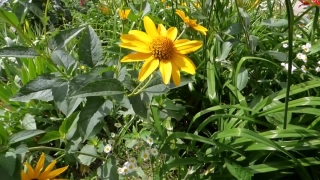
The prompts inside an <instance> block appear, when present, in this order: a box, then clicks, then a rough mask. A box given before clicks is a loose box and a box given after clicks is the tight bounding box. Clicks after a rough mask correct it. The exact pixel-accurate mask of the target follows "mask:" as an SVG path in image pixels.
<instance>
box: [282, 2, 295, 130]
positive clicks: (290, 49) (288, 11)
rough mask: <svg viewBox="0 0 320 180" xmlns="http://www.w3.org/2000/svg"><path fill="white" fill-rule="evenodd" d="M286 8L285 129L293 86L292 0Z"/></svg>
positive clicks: (284, 127) (287, 3)
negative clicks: (286, 75)
mask: <svg viewBox="0 0 320 180" xmlns="http://www.w3.org/2000/svg"><path fill="white" fill-rule="evenodd" d="M285 2H286V8H287V14H288V43H289V54H288V66H289V67H288V77H287V89H286V100H285V105H284V122H283V129H286V128H287V122H288V104H289V93H290V86H291V71H292V61H293V59H294V56H293V25H294V19H293V17H294V14H293V9H292V4H291V0H286V1H285Z"/></svg>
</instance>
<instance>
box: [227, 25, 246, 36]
mask: <svg viewBox="0 0 320 180" xmlns="http://www.w3.org/2000/svg"><path fill="white" fill-rule="evenodd" d="M241 32H242V27H241V24H240V23H233V24H231V25H230V26H229V27H228V28H227V29H226V30H225V31H224V32H223V33H226V34H229V35H237V34H240V33H241Z"/></svg>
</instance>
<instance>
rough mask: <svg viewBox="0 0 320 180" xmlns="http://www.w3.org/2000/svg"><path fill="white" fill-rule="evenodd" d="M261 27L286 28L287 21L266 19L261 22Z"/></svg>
mask: <svg viewBox="0 0 320 180" xmlns="http://www.w3.org/2000/svg"><path fill="white" fill-rule="evenodd" d="M261 25H264V26H271V27H282V26H288V20H287V19H273V18H270V19H267V20H264V21H262V23H261Z"/></svg>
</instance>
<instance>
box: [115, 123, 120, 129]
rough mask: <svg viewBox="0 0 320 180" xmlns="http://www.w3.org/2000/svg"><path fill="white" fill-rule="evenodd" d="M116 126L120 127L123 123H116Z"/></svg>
mask: <svg viewBox="0 0 320 180" xmlns="http://www.w3.org/2000/svg"><path fill="white" fill-rule="evenodd" d="M114 126H115V127H117V128H119V127H121V126H122V125H121V123H114Z"/></svg>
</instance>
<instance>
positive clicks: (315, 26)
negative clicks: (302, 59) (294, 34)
mask: <svg viewBox="0 0 320 180" xmlns="http://www.w3.org/2000/svg"><path fill="white" fill-rule="evenodd" d="M315 8H316V11H315V13H314V17H313V23H312V29H311V32H310V42H311V43H312V42H313V41H314V36H315V34H316V33H318V32H319V31H318V28H319V27H318V19H319V7H315Z"/></svg>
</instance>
